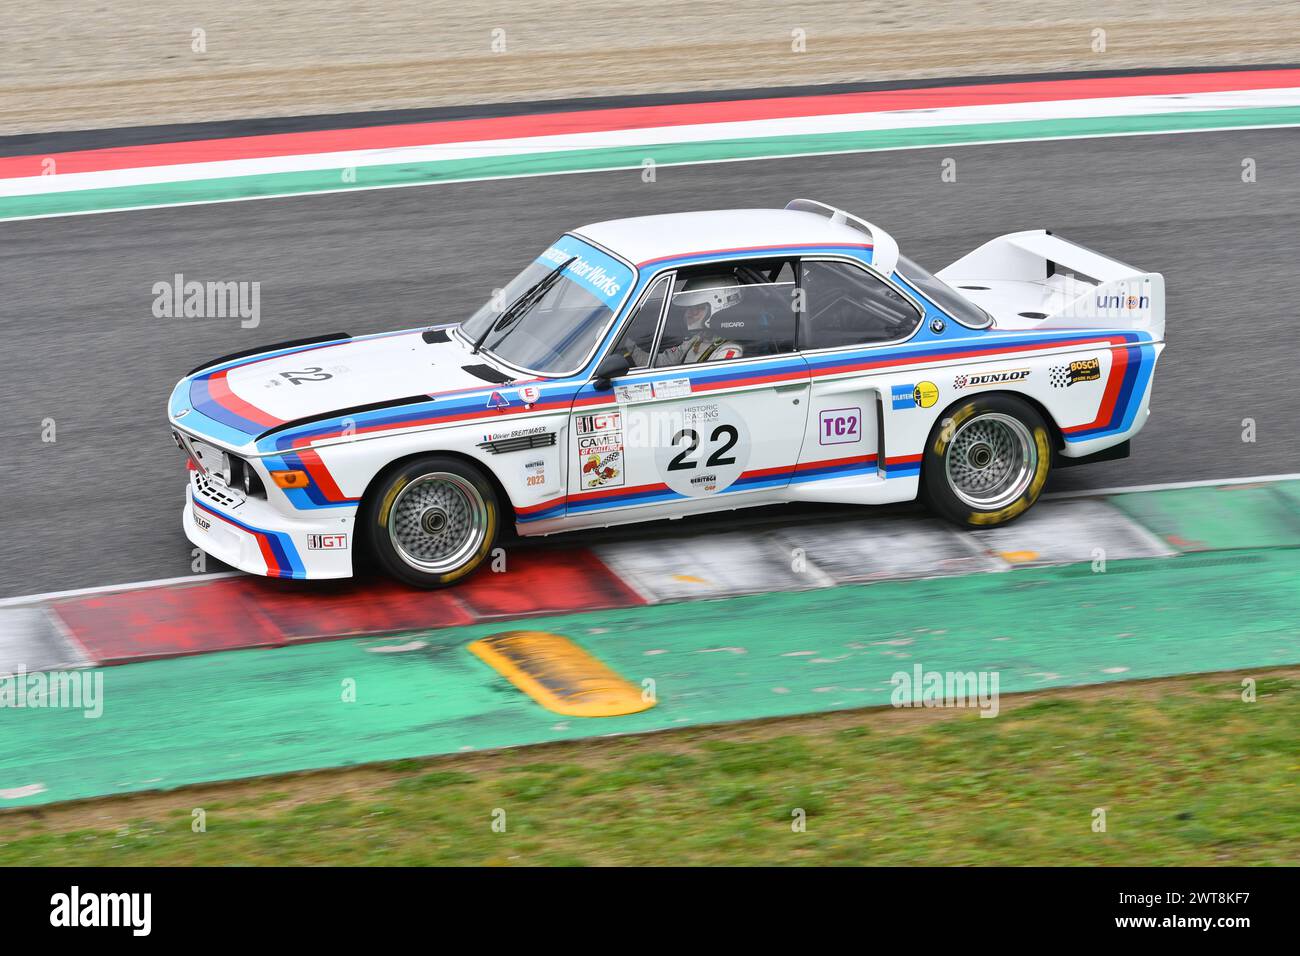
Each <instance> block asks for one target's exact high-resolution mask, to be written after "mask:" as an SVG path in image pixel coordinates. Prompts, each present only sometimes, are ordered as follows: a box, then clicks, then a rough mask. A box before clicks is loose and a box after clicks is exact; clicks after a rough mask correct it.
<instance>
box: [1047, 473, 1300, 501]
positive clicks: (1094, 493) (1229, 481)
mask: <svg viewBox="0 0 1300 956" xmlns="http://www.w3.org/2000/svg"><path fill="white" fill-rule="evenodd" d="M1268 481H1300V473H1295V474H1290V475H1256V476H1255V477H1253V478H1207V479H1204V480H1201V481H1166V482H1163V483H1161V484H1155V485H1128V486H1126V487H1122V488H1083V489H1080V490H1079V491H1053V492H1052V493H1051V494H1046V495H1043V497H1044V498H1097V497H1100V496H1102V495H1126V494H1132V493H1135V492H1139V491H1177V490H1179V489H1180V488H1211V487H1215V486H1218V485H1252V484H1255V483H1256V482H1268Z"/></svg>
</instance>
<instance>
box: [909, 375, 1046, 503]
mask: <svg viewBox="0 0 1300 956" xmlns="http://www.w3.org/2000/svg"><path fill="white" fill-rule="evenodd" d="M1051 465H1052V439H1051V432H1050V430H1049V429H1048V427H1047V423H1046V422H1045V421H1043V416H1042V415H1040V414H1039V413H1038V410H1037V409H1035V408H1034V407H1033V406H1032V405H1030V404H1029V403H1028V402H1026V401H1024V400H1023V399H1020V398H1017V397H1015V396H1014V395H981V396H979V397H977V398H971V399H969V400H967V401H965V402H963V403H961V404H960V405H958V406H956V407H954V408H953V409H951V410H950V413H949V414H948V415H946V416H944V417H943V418H942V419H940V420H939V421H938V422H936V423H935V426H934V429H933V430H932V431H931V432H930V438H929V441H928V443H927V444H926V448H925V461H924V463H923V466H922V468H921V480H922V482H923V483H924V487H925V492H926V498H927V499H928V501H929V503H930V507H931V508H933V509H934V510H935V511H936V512H938V513H939V514H940V515H942V516H943V517H945V518H947V519H949V520H950V521H955V522H956V523H957V524H962V525H966V526H968V527H974V528H988V527H992V526H995V525H1000V524H1006V523H1007V522H1008V521H1011V520H1012V519H1013V518H1016V517H1018V516H1019V515H1021V514H1023V513H1024V512H1025V511H1027V510H1028V509H1029V507H1030V505H1032V504H1033V503H1034V502H1035V501H1037V500H1038V496H1039V494H1040V493H1041V492H1042V490H1043V485H1044V484H1046V483H1047V472H1048V470H1049V469H1050V468H1051Z"/></svg>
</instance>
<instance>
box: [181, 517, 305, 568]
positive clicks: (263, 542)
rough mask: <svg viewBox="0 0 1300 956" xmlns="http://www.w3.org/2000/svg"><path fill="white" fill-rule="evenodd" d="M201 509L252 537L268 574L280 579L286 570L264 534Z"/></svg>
mask: <svg viewBox="0 0 1300 956" xmlns="http://www.w3.org/2000/svg"><path fill="white" fill-rule="evenodd" d="M199 507H200V508H202V509H203V512H204V514H209V515H212V517H214V518H219V519H220V520H222V521H224V522H225V523H226V524H228V525H230V527H232V528H234V529H235V530H236V531H239V532H242V533H243V534H249V535H252V536H253V540H254V541H256V542H257V547H258V548H259V549H260V550H261V552H262V558H263V560H265V561H266V573H267V574H269V575H270V576H271V577H276V578H278V577H280V572H281V571H282V570H285V569H283V568H281V567H280V562H279V561H277V560H276V559H275V551H274V550H273V549H272V548H271V539H270V538H268V537H267V536H266V535H265V534H262V533H261V532H259V531H252V530H250V529H248V528H245V527H243V526H241V525H238V524H236V523H235V522H233V521H231V520H230V519H229V518H227V517H226V516H225V515H223V514H222V513H221V512H220V511H215V510H213V509H212V508H208V507H205V506H203V505H199Z"/></svg>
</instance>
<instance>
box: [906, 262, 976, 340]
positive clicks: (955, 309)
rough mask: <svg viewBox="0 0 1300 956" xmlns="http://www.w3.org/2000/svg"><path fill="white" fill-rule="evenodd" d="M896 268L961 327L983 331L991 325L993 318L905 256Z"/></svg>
mask: <svg viewBox="0 0 1300 956" xmlns="http://www.w3.org/2000/svg"><path fill="white" fill-rule="evenodd" d="M896 268H897V270H898V274H899V275H900V276H902V277H903V278H904V279H906V280H907V282H908V283H909V284H911V285H912V286H914V287H915V288H916V289H917V290H918V291H919V292H920V293H921V294H922V295H924V296H925V297H926V298H927V299H929V300H930V301H931V302H933V303H934V304H935V305H937V306H938V307H939V308H941V309H943V311H945V312H947V313H948V314H949V315H950V316H952V317H953V318H954V319H956V320H957V321H958V322H960V323H961V324H962V325H968V326H970V327H971V328H974V329H983V328H988V326H990V325H992V324H993V316H991V315H989V314H988V313H987V312H985V311H984V310H983V309H981V308H980V307H979V306H978V305H976V304H975V303H974V302H972V301H971V300H970V299H968V298H966V297H965V296H964V295H962V294H961V293H960V292H957V291H956V290H955V289H953V288H952V287H951V286H949V285H947V284H946V283H944V281H943V280H942V279H940V278H939V277H938V276H933V275H931V274H930V273H929V272H928V271H926V269H925V268H924V267H923V266H921V265H919V264H918V263H915V262H913V261H912V260H911V259H909V258H907V256H903V255H900V256H899V257H898V265H897V267H896Z"/></svg>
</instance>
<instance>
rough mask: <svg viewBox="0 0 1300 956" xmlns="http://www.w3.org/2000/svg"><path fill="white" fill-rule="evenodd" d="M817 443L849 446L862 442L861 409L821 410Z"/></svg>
mask: <svg viewBox="0 0 1300 956" xmlns="http://www.w3.org/2000/svg"><path fill="white" fill-rule="evenodd" d="M894 407H895V408H897V407H898V406H897V405H895V406H894ZM817 441H818V442H819V443H820V444H822V445H851V444H853V443H854V442H860V441H862V409H860V408H827V409H823V410H822V412H821V415H820V416H819V420H818V424H817Z"/></svg>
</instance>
